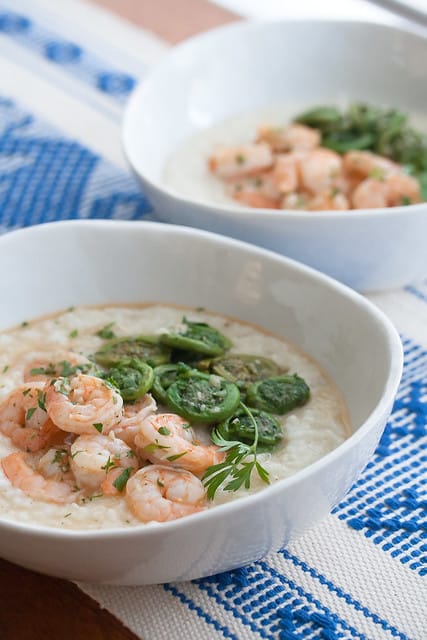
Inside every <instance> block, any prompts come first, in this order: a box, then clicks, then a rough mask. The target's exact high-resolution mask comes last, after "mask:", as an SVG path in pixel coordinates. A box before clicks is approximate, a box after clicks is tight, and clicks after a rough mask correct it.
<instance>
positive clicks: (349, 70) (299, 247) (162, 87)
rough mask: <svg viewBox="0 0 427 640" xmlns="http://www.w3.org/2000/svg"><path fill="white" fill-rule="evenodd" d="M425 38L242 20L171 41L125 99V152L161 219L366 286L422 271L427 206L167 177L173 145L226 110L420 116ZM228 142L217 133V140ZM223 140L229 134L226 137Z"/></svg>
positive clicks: (386, 30)
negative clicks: (292, 204) (246, 198)
mask: <svg viewBox="0 0 427 640" xmlns="http://www.w3.org/2000/svg"><path fill="white" fill-rule="evenodd" d="M426 86H427V39H426V38H422V37H420V36H417V35H415V34H413V33H410V32H405V31H401V30H398V29H395V28H392V27H389V26H384V25H378V24H369V23H361V22H336V21H329V22H328V21H325V22H323V21H296V22H292V21H290V22H275V23H240V24H236V25H232V26H227V27H224V28H221V29H218V30H215V31H212V32H209V33H207V34H204V35H201V36H198V37H196V38H193V39H191V40H189V41H188V42H186V43H184V44H182V45H181V46H179V47H177V48H175V49H174V50H173V51H172V52H171V53H170V55H169V56H168V57H167V58H166V60H165V61H164V62H163V63H162V64H160V65H159V66H158V67H157V68H156V69H155V70H154V71H153V72H152V73H151V75H150V76H148V77H147V78H146V79H145V80H144V82H143V83H142V84H141V86H140V87H139V88H138V89H137V90H136V91H135V93H134V95H133V96H132V97H131V99H130V102H129V104H128V107H127V111H126V114H125V118H124V125H123V141H124V148H125V152H126V154H127V157H128V159H129V161H130V164H131V165H132V167H133V169H134V170H135V172H136V174H137V175H138V176H139V178H140V179H141V181H142V184H143V187H144V190H145V192H146V194H147V196H148V197H149V199H150V200H151V202H152V203H153V205H154V207H155V209H156V212H157V215H158V217H159V219H161V220H164V221H167V222H174V223H178V224H185V225H189V226H193V227H201V228H203V229H207V230H210V231H216V232H219V233H223V234H225V235H229V236H232V237H235V238H239V239H241V240H246V241H249V242H253V243H255V244H258V245H261V246H264V247H267V248H269V249H273V250H274V251H278V252H279V253H283V254H285V255H287V256H289V257H292V258H295V259H297V260H301V261H302V262H305V263H306V264H309V265H311V266H313V267H315V268H317V269H320V270H321V271H324V272H325V273H328V274H329V275H331V276H333V277H335V278H337V279H339V280H341V281H342V282H345V283H346V284H348V285H350V286H352V287H354V288H356V289H358V290H361V291H368V290H371V291H372V290H376V289H385V288H392V287H398V286H402V285H404V284H407V283H408V282H411V281H413V280H416V279H418V278H420V277H422V276H424V275H426V274H427V252H426V251H425V242H424V239H425V237H426V236H427V204H426V203H424V204H419V205H411V206H408V207H396V208H393V209H376V210H372V209H371V210H358V211H349V212H338V213H336V212H292V211H272V210H268V209H263V210H254V209H250V208H248V207H242V206H239V205H237V204H236V205H234V204H223V205H221V204H215V203H214V202H212V201H211V202H209V201H206V200H203V199H200V198H198V199H195V198H193V197H189V196H186V195H183V193H181V192H179V191H177V190H176V189H171V188H170V187H168V186H167V185H166V184H165V181H164V168H165V164H166V162H167V160H168V158H169V157H170V155H171V153H172V152H174V151H175V150H176V148H177V147H179V145H180V144H182V143H183V141H184V140H186V139H187V138H189V137H190V136H192V135H193V134H195V133H197V132H200V131H202V130H203V129H204V128H209V127H211V126H212V125H214V124H217V123H219V122H221V121H223V120H225V119H227V118H229V117H231V116H237V115H239V114H244V113H248V112H256V111H258V110H259V109H262V108H264V107H271V106H272V105H278V104H280V105H286V109H285V111H286V110H287V111H288V113H289V109H290V110H291V113H294V114H296V113H298V112H300V111H301V110H302V109H305V108H309V107H313V106H315V105H319V104H335V103H337V104H343V103H345V102H349V101H354V100H359V101H360V100H362V101H367V102H369V103H371V104H374V105H386V106H394V107H398V108H401V109H402V110H404V111H405V112H409V113H414V112H417V113H421V114H425V115H426V117H427V112H426V90H425V87H426ZM218 142H223V143H224V140H218ZM225 142H226V141H225Z"/></svg>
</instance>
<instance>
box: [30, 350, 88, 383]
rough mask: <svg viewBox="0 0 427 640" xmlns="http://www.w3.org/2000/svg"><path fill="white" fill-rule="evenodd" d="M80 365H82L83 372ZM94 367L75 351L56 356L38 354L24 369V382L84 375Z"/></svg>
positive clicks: (63, 352)
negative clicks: (78, 374) (71, 374)
mask: <svg viewBox="0 0 427 640" xmlns="http://www.w3.org/2000/svg"><path fill="white" fill-rule="evenodd" d="M78 365H82V368H81V371H79V370H78ZM91 366H92V363H91V362H90V360H88V359H87V358H86V357H85V356H83V355H81V354H79V353H74V352H73V351H62V352H59V353H55V354H44V353H41V354H37V356H36V357H35V358H34V359H33V360H31V362H29V363H28V364H27V365H26V367H25V369H24V380H25V382H27V381H30V380H31V381H39V380H44V381H46V380H50V379H51V378H57V377H58V376H67V375H70V373H83V371H87V369H88V368H90V367H91Z"/></svg>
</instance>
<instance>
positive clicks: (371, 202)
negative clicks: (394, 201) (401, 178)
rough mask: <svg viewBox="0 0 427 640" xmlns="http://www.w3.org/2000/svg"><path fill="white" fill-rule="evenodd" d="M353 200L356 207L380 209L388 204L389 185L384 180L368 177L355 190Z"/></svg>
mask: <svg viewBox="0 0 427 640" xmlns="http://www.w3.org/2000/svg"><path fill="white" fill-rule="evenodd" d="M351 201H352V204H353V207H354V208H355V209H379V208H382V207H386V206H387V201H388V187H387V185H386V183H385V181H384V180H378V179H377V178H366V180H363V181H362V182H361V183H360V184H359V186H358V187H356V189H355V190H354V191H353V194H352V196H351Z"/></svg>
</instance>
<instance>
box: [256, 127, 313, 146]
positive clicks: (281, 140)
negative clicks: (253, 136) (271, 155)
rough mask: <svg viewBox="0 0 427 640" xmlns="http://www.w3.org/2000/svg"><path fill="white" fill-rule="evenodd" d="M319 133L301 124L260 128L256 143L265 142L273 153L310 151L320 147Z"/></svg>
mask: <svg viewBox="0 0 427 640" xmlns="http://www.w3.org/2000/svg"><path fill="white" fill-rule="evenodd" d="M320 140H321V136H320V132H319V131H318V130H317V129H312V128H311V127H306V126H305V125H303V124H291V125H290V126H289V127H271V126H268V125H267V126H262V127H260V128H259V129H258V137H257V142H266V143H267V144H269V145H270V146H271V147H272V148H273V149H274V151H310V150H311V149H314V148H315V147H318V146H319V145H320Z"/></svg>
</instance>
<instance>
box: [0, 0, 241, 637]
mask: <svg viewBox="0 0 427 640" xmlns="http://www.w3.org/2000/svg"><path fill="white" fill-rule="evenodd" d="M92 1H93V2H94V3H95V4H98V5H100V6H102V7H104V8H106V9H108V10H110V11H111V12H113V13H116V14H117V15H120V16H121V17H122V18H125V19H126V20H129V21H130V22H133V23H134V24H136V25H138V26H141V27H143V28H144V29H145V30H150V31H152V32H154V33H155V34H157V35H158V36H160V37H161V38H163V39H164V40H167V41H168V42H170V43H173V44H174V43H177V42H180V41H181V40H184V39H185V38H187V37H189V36H191V35H194V34H195V33H199V32H200V31H204V30H206V29H210V28H213V27H216V26H219V25H221V24H225V23H227V22H231V21H233V20H236V16H235V15H233V14H231V13H229V12H228V11H225V10H224V9H221V8H220V7H217V6H215V5H212V4H210V3H209V2H207V1H205V0H92ZM0 638H1V640H136V636H135V635H134V634H133V633H132V632H131V631H129V630H128V629H126V628H125V627H124V626H123V625H122V624H121V623H120V622H119V621H118V620H117V619H116V618H114V616H112V615H111V614H110V613H109V612H108V611H106V610H105V609H101V608H100V607H99V605H98V603H97V602H95V601H94V600H92V599H91V598H89V597H88V596H86V595H85V594H84V593H82V591H80V589H78V588H77V587H76V586H75V585H74V584H72V583H71V582H67V581H66V580H59V579H56V578H50V577H48V576H43V575H40V574H38V573H35V572H33V571H27V570H26V569H22V568H21V567H18V566H16V565H13V564H11V563H9V562H5V561H2V560H0ZM171 640H175V639H174V638H171Z"/></svg>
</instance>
